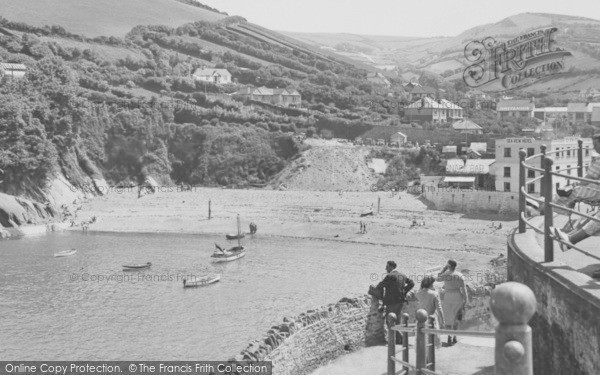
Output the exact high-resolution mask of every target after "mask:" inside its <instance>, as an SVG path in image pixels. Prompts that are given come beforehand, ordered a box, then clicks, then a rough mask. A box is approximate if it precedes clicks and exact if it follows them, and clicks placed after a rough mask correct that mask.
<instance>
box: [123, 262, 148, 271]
mask: <svg viewBox="0 0 600 375" xmlns="http://www.w3.org/2000/svg"><path fill="white" fill-rule="evenodd" d="M151 265H152V263H150V262H148V263H146V264H124V265H123V271H135V270H143V269H144V268H150V266H151Z"/></svg>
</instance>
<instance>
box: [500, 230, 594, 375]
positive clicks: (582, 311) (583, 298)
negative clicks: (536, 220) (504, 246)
mask: <svg viewBox="0 0 600 375" xmlns="http://www.w3.org/2000/svg"><path fill="white" fill-rule="evenodd" d="M520 236H522V235H520ZM555 251H556V250H555ZM540 252H541V249H540ZM566 272H568V269H567V267H561V266H559V265H557V267H554V266H553V264H549V265H548V266H546V265H545V264H543V263H541V262H540V263H538V262H537V261H535V260H532V259H530V258H529V257H528V256H527V255H526V254H524V252H523V251H522V249H519V248H518V246H517V245H516V242H515V241H514V236H513V235H511V236H510V237H509V244H508V278H509V280H511V281H517V282H520V283H523V284H525V285H527V286H528V287H529V288H531V290H533V293H534V294H535V297H536V299H537V311H536V313H535V315H534V316H533V318H532V319H531V321H530V322H529V325H530V326H531V328H532V330H533V368H534V374H536V375H545V374H569V375H579V374H581V375H583V374H585V375H597V374H600V300H599V299H598V298H597V297H596V296H593V295H591V294H590V293H589V292H588V291H587V290H586V284H589V281H588V282H587V283H586V281H585V280H577V282H573V281H572V280H574V279H575V278H577V275H576V273H577V272H576V271H573V277H568V276H567V277H565V276H564V275H565V273H566ZM581 277H587V276H583V275H582V276H581ZM590 287H591V285H590Z"/></svg>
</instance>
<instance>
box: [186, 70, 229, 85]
mask: <svg viewBox="0 0 600 375" xmlns="http://www.w3.org/2000/svg"><path fill="white" fill-rule="evenodd" d="M192 77H194V79H195V80H196V81H202V82H211V83H214V84H216V85H224V84H226V83H231V73H229V71H228V70H227V69H215V68H207V67H202V68H198V69H196V71H195V72H194V74H193V75H192Z"/></svg>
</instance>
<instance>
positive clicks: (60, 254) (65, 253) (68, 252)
mask: <svg viewBox="0 0 600 375" xmlns="http://www.w3.org/2000/svg"><path fill="white" fill-rule="evenodd" d="M76 252H77V250H75V249H71V250H63V251H59V252H58V253H54V256H55V257H68V256H71V255H75V253H76Z"/></svg>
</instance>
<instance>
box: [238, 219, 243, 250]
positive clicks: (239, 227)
mask: <svg viewBox="0 0 600 375" xmlns="http://www.w3.org/2000/svg"><path fill="white" fill-rule="evenodd" d="M237 227H238V235H237V239H238V247H242V244H241V239H240V236H241V235H242V232H241V226H240V214H238V215H237Z"/></svg>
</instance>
